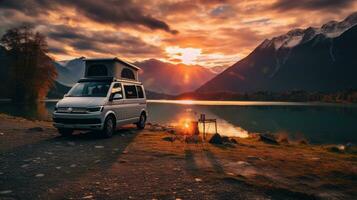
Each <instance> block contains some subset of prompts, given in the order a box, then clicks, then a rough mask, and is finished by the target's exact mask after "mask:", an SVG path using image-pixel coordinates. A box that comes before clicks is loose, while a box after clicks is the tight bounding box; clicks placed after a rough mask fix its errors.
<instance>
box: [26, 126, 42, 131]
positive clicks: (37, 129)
mask: <svg viewBox="0 0 357 200" xmlns="http://www.w3.org/2000/svg"><path fill="white" fill-rule="evenodd" d="M27 132H43V128H41V127H33V128H29V129H27Z"/></svg>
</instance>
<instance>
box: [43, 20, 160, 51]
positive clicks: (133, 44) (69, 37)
mask: <svg viewBox="0 0 357 200" xmlns="http://www.w3.org/2000/svg"><path fill="white" fill-rule="evenodd" d="M47 36H48V38H49V39H50V40H53V41H61V42H63V43H65V44H67V45H68V47H71V48H73V49H74V51H90V52H95V53H100V54H110V55H117V54H119V55H122V56H124V55H125V56H127V57H147V56H152V57H153V56H155V55H160V54H161V53H162V50H161V49H160V48H159V47H157V46H154V45H150V44H147V43H146V42H144V41H143V40H142V39H141V38H138V37H134V36H131V35H129V34H126V33H122V32H107V31H83V30H77V29H75V28H71V27H68V26H63V25H59V26H53V27H51V28H49V31H48V33H47ZM57 49H58V48H52V50H55V51H58V50H57Z"/></svg>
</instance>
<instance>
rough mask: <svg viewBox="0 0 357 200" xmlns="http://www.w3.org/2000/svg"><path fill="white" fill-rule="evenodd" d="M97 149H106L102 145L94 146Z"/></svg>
mask: <svg viewBox="0 0 357 200" xmlns="http://www.w3.org/2000/svg"><path fill="white" fill-rule="evenodd" d="M94 147H95V148H96V149H103V148H104V146H100V145H98V146H94Z"/></svg>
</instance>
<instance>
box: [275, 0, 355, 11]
mask: <svg viewBox="0 0 357 200" xmlns="http://www.w3.org/2000/svg"><path fill="white" fill-rule="evenodd" d="M355 2H356V1H355V0H299V1H296V0H295V1H294V0H278V1H277V2H275V3H274V4H273V8H275V9H278V10H281V11H284V10H293V9H304V10H337V9H341V8H347V7H349V6H350V5H352V4H353V3H355Z"/></svg>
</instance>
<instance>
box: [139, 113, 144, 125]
mask: <svg viewBox="0 0 357 200" xmlns="http://www.w3.org/2000/svg"><path fill="white" fill-rule="evenodd" d="M144 124H145V117H144V115H141V117H140V125H141V126H144Z"/></svg>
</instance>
